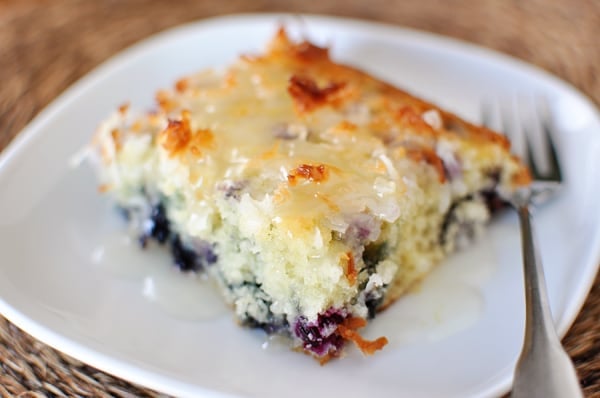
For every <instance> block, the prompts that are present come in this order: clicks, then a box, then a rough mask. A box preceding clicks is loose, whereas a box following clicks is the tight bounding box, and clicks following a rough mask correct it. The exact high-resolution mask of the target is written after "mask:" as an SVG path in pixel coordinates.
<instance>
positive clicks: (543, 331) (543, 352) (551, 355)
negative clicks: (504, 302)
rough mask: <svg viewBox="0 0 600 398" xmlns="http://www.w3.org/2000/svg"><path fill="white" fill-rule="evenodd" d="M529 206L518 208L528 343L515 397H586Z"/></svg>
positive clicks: (525, 202) (522, 358)
mask: <svg viewBox="0 0 600 398" xmlns="http://www.w3.org/2000/svg"><path fill="white" fill-rule="evenodd" d="M528 202H529V200H527V201H524V203H520V204H518V205H517V206H516V207H517V211H518V213H519V222H520V224H521V242H522V250H523V267H524V268H523V271H524V279H525V340H524V344H523V350H522V351H521V356H520V357H519V361H518V362H517V367H516V369H515V378H514V384H513V392H512V397H513V398H521V397H528V398H532V397H544V398H559V397H560V398H564V397H583V393H582V391H581V387H580V385H579V380H578V378H577V374H576V373H575V368H574V367H573V363H572V362H571V359H570V358H569V356H568V355H567V353H566V352H565V350H564V349H563V347H562V345H561V343H560V340H559V339H558V336H557V335H556V331H555V329H554V323H553V321H552V315H551V313H550V308H549V305H548V295H547V293H546V283H545V280H544V271H543V268H542V264H541V261H540V256H539V253H538V252H537V248H536V247H537V245H536V244H535V238H534V235H533V225H532V222H531V219H532V215H531V211H530V206H529V203H528Z"/></svg>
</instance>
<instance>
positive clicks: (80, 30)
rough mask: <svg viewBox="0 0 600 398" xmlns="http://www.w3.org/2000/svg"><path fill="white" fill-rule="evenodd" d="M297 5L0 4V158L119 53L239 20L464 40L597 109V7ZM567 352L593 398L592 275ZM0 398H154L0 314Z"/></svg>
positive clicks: (463, 0) (357, 1)
mask: <svg viewBox="0 0 600 398" xmlns="http://www.w3.org/2000/svg"><path fill="white" fill-rule="evenodd" d="M306 3H308V2H306V1H304V0H293V1H277V0H231V1H221V2H217V1H197V0H184V1H177V2H174V1H153V0H122V1H118V0H96V1H88V0H81V1H76V0H54V1H41V0H0V150H1V149H3V148H4V147H5V146H6V145H7V144H8V143H9V141H10V140H11V139H12V138H13V137H14V136H15V135H17V134H18V132H19V131H20V130H21V129H22V128H23V127H24V126H25V124H26V123H27V122H29V121H30V120H31V119H32V118H33V117H34V116H35V115H36V114H37V113H38V112H39V111H40V110H41V109H42V108H43V107H44V106H46V105H47V104H48V103H49V102H50V101H52V100H53V99H54V98H55V97H56V96H57V95H58V94H59V93H61V92H62V91H63V90H64V89H65V88H67V87H68V86H69V85H70V84H72V83H73V82H74V81H75V80H77V79H78V78H80V77H81V76H83V75H84V74H85V73H86V72H88V71H89V70H90V69H92V68H93V67H95V66H96V65H98V64H99V63H101V62H102V61H104V60H106V59H107V58H108V57H110V56H111V55H113V54H115V53H116V52H118V51H119V50H121V49H123V48H124V47H127V46H129V45H131V44H133V43H135V42H136V41H138V40H140V39H142V38H144V37H147V36H148V35H150V34H152V33H155V32H157V31H160V30H163V29H166V28H169V27H172V26H175V25H178V24H181V23H184V22H189V21H193V20H197V19H202V18H207V17H211V16H215V15H222V14H228V13H239V12H256V11H291V12H308V13H320V14H330V15H340V16H349V17H355V18H363V19H370V20H378V21H384V22H388V23H393V24H397V25H403V26H408V27H414V28H417V29H422V30H428V31H432V32H436V33H440V34H444V35H448V36H452V37H456V38H459V39H464V40H467V41H471V42H474V43H478V44H481V45H484V46H487V47H490V48H494V49H496V50H499V51H502V52H505V53H508V54H511V55H514V56H516V57H519V58H522V59H524V60H526V61H527V62H530V63H533V64H536V65H538V66H540V67H542V68H544V69H546V70H548V71H550V72H552V73H554V74H556V75H558V76H559V77H561V78H563V79H564V80H566V81H568V82H570V83H572V84H573V85H574V86H576V87H577V88H578V89H579V90H581V91H582V92H583V93H585V94H587V95H588V96H589V97H590V98H591V99H592V100H594V101H595V102H596V104H598V103H600V45H599V44H598V39H599V38H600V2H598V1H595V0H587V1H586V0H576V1H569V0H564V1H547V0H529V1H527V2H519V1H504V0H497V1H491V0H482V1H478V2H474V1H471V0H454V1H444V0H437V1H434V0H419V1H415V2H413V1H397V2H396V3H394V2H392V1H390V0H369V1H361V0H350V1H345V2H342V1H339V2H338V1H337V0H319V1H318V2H314V4H310V5H308V4H306ZM599 133H600V132H599ZM0 194H1V192H0ZM574 266H575V264H574ZM564 344H565V346H566V347H567V350H568V352H569V354H570V355H571V356H572V358H573V359H574V361H575V364H576V366H577V371H578V374H579V377H580V379H581V382H582V384H583V386H584V388H585V392H586V395H587V396H590V397H600V357H599V356H598V354H599V352H600V279H597V280H596V281H595V284H594V287H593V289H592V291H591V293H590V296H589V297H588V299H587V301H586V303H585V306H584V308H583V310H582V312H581V313H580V315H579V316H578V318H577V320H576V322H575V324H574V325H573V327H572V328H571V330H570V331H569V333H568V335H567V336H566V337H565V339H564ZM0 396H1V397H10V396H22V397H28V396H31V397H34V396H101V397H102V396H106V397H108V396H121V397H132V396H158V394H156V393H154V392H152V391H149V390H147V389H144V388H141V387H139V386H134V385H132V384H130V383H127V382H125V381H122V380H119V379H117V378H115V377H112V376H109V375H107V374H105V373H103V372H100V371H98V370H96V369H94V368H91V367H89V366H87V365H85V364H83V363H81V362H79V361H76V360H74V359H72V358H70V357H68V356H66V355H63V354H61V353H60V352H58V351H56V350H54V349H52V348H50V347H48V346H46V345H44V344H43V343H41V342H39V341H37V340H35V339H33V338H31V337H30V336H28V335H27V334H26V333H24V332H23V331H21V330H19V329H18V328H16V327H15V326H14V325H12V324H11V323H9V322H8V321H6V320H5V319H4V318H2V317H0Z"/></svg>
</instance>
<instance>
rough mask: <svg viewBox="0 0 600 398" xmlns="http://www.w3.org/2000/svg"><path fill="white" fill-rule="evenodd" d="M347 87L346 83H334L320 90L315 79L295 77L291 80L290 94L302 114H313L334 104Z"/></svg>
mask: <svg viewBox="0 0 600 398" xmlns="http://www.w3.org/2000/svg"><path fill="white" fill-rule="evenodd" d="M345 85H346V83H339V82H332V83H329V85H327V86H325V87H323V88H320V87H319V86H318V85H317V83H316V82H315V80H314V79H312V78H310V77H308V76H298V75H294V76H292V77H291V78H290V84H289V86H288V92H289V93H290V95H291V96H292V98H293V99H294V101H295V102H294V104H295V105H296V108H297V109H298V110H299V111H300V112H301V113H302V112H311V111H313V110H315V109H316V108H318V107H320V106H323V105H327V104H333V103H334V101H335V99H336V97H337V95H338V94H339V92H340V90H342V89H343V88H344V86H345Z"/></svg>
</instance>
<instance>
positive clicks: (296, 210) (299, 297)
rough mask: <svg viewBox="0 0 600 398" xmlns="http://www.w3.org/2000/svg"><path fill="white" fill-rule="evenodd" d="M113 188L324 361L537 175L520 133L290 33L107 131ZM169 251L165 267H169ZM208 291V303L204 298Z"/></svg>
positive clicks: (118, 115) (133, 215)
mask: <svg viewBox="0 0 600 398" xmlns="http://www.w3.org/2000/svg"><path fill="white" fill-rule="evenodd" d="M92 147H93V153H94V158H93V159H94V163H95V164H96V166H97V169H98V175H99V179H100V187H101V191H103V192H104V193H105V194H106V195H108V196H109V197H110V198H112V200H114V201H115V203H116V205H117V206H118V207H119V208H121V209H123V211H124V213H125V214H126V215H127V219H128V222H129V223H130V224H131V227H132V228H134V229H135V230H136V231H137V233H138V235H139V239H140V246H141V247H143V246H144V245H145V243H146V242H147V240H148V239H153V240H156V241H158V242H160V243H162V244H164V245H165V246H166V247H167V248H168V249H169V250H170V251H171V253H172V255H173V263H174V264H175V265H176V266H177V267H179V268H180V269H181V271H184V272H203V273H206V274H207V275H209V276H210V277H211V278H214V280H215V281H216V282H217V285H218V286H219V287H220V291H221V292H222V295H223V298H224V300H225V301H226V302H227V303H228V304H229V305H230V306H231V308H232V309H233V311H234V313H235V317H236V319H237V320H238V321H239V322H240V323H241V324H242V325H247V326H249V327H257V328H262V329H264V330H265V331H266V332H267V333H277V334H281V335H284V336H289V338H290V339H291V340H292V341H293V342H294V344H295V345H296V347H298V348H301V349H302V350H304V351H305V352H307V353H310V354H312V355H314V356H315V357H316V358H318V359H319V360H322V361H325V360H327V359H329V358H332V357H337V356H339V355H340V354H341V353H342V352H343V350H344V347H345V345H346V344H347V343H348V342H353V343H355V344H356V345H357V346H358V347H359V348H360V349H361V350H362V351H363V352H364V353H367V354H371V353H373V352H375V351H376V350H379V349H381V348H382V347H383V346H385V344H386V341H387V340H386V339H385V337H381V338H379V339H376V340H374V341H368V340H366V339H364V338H362V337H361V335H360V329H361V328H362V327H363V326H365V325H366V324H367V322H368V321H369V319H371V318H373V317H374V316H376V314H377V312H378V311H380V310H382V309H384V308H385V307H386V306H388V305H390V304H391V303H392V302H394V301H395V300H397V299H398V298H399V297H400V296H402V294H403V293H405V292H406V291H407V289H409V288H410V287H411V286H413V285H414V284H415V283H416V282H418V281H419V280H421V279H422V278H424V277H425V276H426V275H427V274H428V273H429V272H430V271H431V269H432V268H433V267H434V266H435V265H436V264H439V263H440V262H441V261H442V260H443V259H444V257H446V256H447V255H448V254H449V253H451V252H453V251H455V250H457V249H459V248H461V247H463V246H464V245H465V244H467V243H468V242H469V241H471V240H472V239H473V238H475V237H476V236H477V235H478V234H479V233H480V231H481V229H482V228H483V226H484V225H485V223H486V222H487V221H488V220H489V218H490V212H491V210H492V209H493V208H495V207H494V206H495V205H494V204H495V203H496V202H497V201H498V198H502V197H504V196H506V195H507V194H508V193H510V192H511V191H513V190H514V189H516V188H518V187H520V186H523V185H525V184H528V183H529V181H530V176H529V173H528V171H527V170H526V169H525V168H524V166H523V165H522V164H521V163H520V161H519V160H518V159H516V158H515V157H514V156H512V155H511V154H510V145H509V142H508V141H507V139H506V138H504V137H503V136H501V135H499V134H496V133H494V132H492V131H490V130H488V129H486V128H484V127H477V126H474V125H472V124H470V123H467V122H465V121H463V120H461V119H460V118H458V117H457V116H455V115H453V114H451V113H449V112H446V111H443V110H441V109H439V108H438V107H436V106H435V105H432V104H430V103H427V102H425V101H422V100H420V99H417V98H415V97H414V96H412V95H410V94H408V93H406V92H404V91H401V90H399V89H397V88H394V87H392V86H391V85H389V84H386V83H384V82H382V81H379V80H377V79H375V78H373V77H371V76H369V75H368V74H366V73H364V72H361V71H359V70H357V69H354V68H352V67H349V66H345V65H340V64H337V63H335V62H334V61H332V59H331V58H330V56H329V53H328V50H327V49H326V48H320V47H318V46H315V45H313V44H311V43H309V42H307V41H303V42H294V41H292V40H290V39H289V38H288V37H287V35H286V33H285V31H284V30H283V29H281V30H279V31H278V33H277V34H276V35H275V37H274V39H273V40H272V42H271V43H270V44H269V46H268V48H267V50H266V52H265V53H264V54H262V55H256V56H242V57H240V58H239V59H238V60H237V62H235V63H234V64H233V65H231V66H230V67H229V68H227V69H225V70H220V71H212V70H209V71H202V72H199V73H197V74H194V75H191V76H187V77H184V78H182V79H180V80H179V81H177V82H176V84H175V85H174V87H173V88H171V89H168V90H163V91H160V92H158V93H157V96H156V108H155V109H152V110H150V111H149V112H146V113H144V112H135V111H133V110H130V109H129V107H128V106H123V107H121V108H120V109H119V110H118V111H116V112H115V113H114V114H113V115H112V116H111V117H109V118H108V119H107V120H106V121H105V122H104V123H103V124H102V125H101V126H100V127H99V129H98V131H97V133H96V134H95V136H94V139H93V142H92ZM165 266H167V265H165ZM198 305H202V303H199V304H198Z"/></svg>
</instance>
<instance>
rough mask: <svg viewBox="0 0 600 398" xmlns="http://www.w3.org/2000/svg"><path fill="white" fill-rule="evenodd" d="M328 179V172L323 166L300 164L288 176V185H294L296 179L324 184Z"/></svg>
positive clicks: (296, 181)
mask: <svg viewBox="0 0 600 398" xmlns="http://www.w3.org/2000/svg"><path fill="white" fill-rule="evenodd" d="M328 177H329V170H328V168H327V166H325V165H324V164H319V165H316V166H314V165H311V164H301V165H300V166H298V167H296V168H295V169H294V170H292V171H291V172H290V174H288V177H287V179H288V182H289V183H290V185H296V184H297V183H298V179H304V180H308V181H310V182H324V181H326V180H327V178H328Z"/></svg>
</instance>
